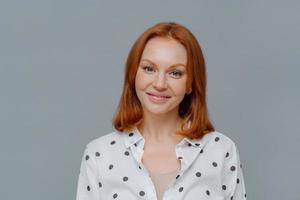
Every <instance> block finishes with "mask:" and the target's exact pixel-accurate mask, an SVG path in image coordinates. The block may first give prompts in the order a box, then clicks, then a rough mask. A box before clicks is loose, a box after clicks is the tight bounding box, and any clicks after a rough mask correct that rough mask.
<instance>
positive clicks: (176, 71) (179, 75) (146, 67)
mask: <svg viewBox="0 0 300 200" xmlns="http://www.w3.org/2000/svg"><path fill="white" fill-rule="evenodd" d="M142 69H143V70H144V71H146V72H149V71H147V69H152V70H153V67H150V66H144V67H142ZM174 72H175V73H177V74H178V76H177V77H181V76H182V75H183V72H181V71H179V70H175V71H172V72H171V73H174ZM175 76H176V75H175Z"/></svg>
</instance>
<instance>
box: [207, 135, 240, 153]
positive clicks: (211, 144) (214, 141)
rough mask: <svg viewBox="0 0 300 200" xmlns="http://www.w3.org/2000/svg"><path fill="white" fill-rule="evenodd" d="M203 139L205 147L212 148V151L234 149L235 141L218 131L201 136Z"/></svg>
mask: <svg viewBox="0 0 300 200" xmlns="http://www.w3.org/2000/svg"><path fill="white" fill-rule="evenodd" d="M202 139H203V141H204V143H205V144H206V145H205V146H207V147H206V148H209V149H213V150H214V151H219V152H220V151H221V152H224V151H226V152H228V151H231V152H232V151H235V150H236V148H237V147H236V146H237V145H236V143H235V141H234V140H233V139H231V138H230V137H229V136H228V135H227V134H225V133H223V132H219V131H213V132H210V133H208V134H206V135H204V136H203V138H202Z"/></svg>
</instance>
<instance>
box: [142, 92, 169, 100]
mask: <svg viewBox="0 0 300 200" xmlns="http://www.w3.org/2000/svg"><path fill="white" fill-rule="evenodd" d="M147 94H148V95H151V96H155V97H158V98H166V99H168V98H170V96H168V95H163V94H155V93H149V92H147Z"/></svg>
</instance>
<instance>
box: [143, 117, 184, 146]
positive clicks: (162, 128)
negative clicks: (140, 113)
mask: <svg viewBox="0 0 300 200" xmlns="http://www.w3.org/2000/svg"><path fill="white" fill-rule="evenodd" d="M180 123H181V118H180V117H179V115H178V114H177V112H176V113H174V114H170V113H168V114H163V115H153V114H149V113H144V118H143V123H142V124H141V125H140V126H139V127H138V129H139V130H140V132H141V134H142V135H143V137H144V138H145V140H146V141H147V142H148V143H155V144H164V143H169V142H172V143H173V142H175V143H177V142H178V141H180V140H181V139H182V136H177V135H175V132H176V131H178V130H180Z"/></svg>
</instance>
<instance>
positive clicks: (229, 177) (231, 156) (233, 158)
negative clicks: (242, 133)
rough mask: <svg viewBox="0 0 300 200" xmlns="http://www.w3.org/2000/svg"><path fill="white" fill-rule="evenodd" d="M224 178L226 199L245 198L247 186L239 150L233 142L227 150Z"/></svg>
mask: <svg viewBox="0 0 300 200" xmlns="http://www.w3.org/2000/svg"><path fill="white" fill-rule="evenodd" d="M223 170H224V178H223V183H222V188H223V190H224V191H225V194H226V200H245V199H246V188H245V182H244V176H243V171H242V164H241V162H240V156H239V151H238V149H237V147H236V145H235V144H234V143H233V145H232V146H231V149H230V150H229V151H228V152H226V156H225V162H224V169H223Z"/></svg>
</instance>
